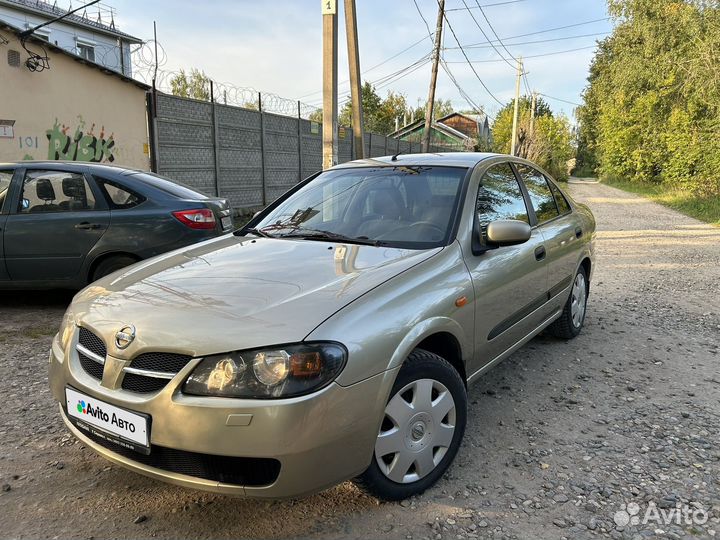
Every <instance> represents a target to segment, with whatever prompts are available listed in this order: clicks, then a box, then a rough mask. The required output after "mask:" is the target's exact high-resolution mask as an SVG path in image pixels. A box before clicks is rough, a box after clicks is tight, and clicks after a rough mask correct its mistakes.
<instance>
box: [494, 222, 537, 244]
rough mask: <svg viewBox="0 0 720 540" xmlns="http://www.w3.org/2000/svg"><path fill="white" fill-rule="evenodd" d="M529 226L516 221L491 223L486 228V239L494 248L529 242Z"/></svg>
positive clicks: (530, 232) (530, 231)
mask: <svg viewBox="0 0 720 540" xmlns="http://www.w3.org/2000/svg"><path fill="white" fill-rule="evenodd" d="M531 234H532V230H531V229H530V225H528V224H527V223H525V222H524V221H519V220H517V219H503V220H498V221H493V222H492V223H490V224H488V226H487V232H486V235H487V239H488V242H489V243H490V244H494V245H496V246H514V245H517V244H524V243H525V242H527V241H528V240H530V235H531Z"/></svg>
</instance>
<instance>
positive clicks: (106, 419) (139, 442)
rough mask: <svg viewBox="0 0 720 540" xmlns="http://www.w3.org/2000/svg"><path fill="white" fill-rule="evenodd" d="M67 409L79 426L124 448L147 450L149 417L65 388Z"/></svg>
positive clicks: (147, 451) (148, 445)
mask: <svg viewBox="0 0 720 540" xmlns="http://www.w3.org/2000/svg"><path fill="white" fill-rule="evenodd" d="M65 403H66V405H67V412H68V415H70V417H71V420H72V421H73V423H74V424H75V425H76V426H77V427H78V428H80V429H82V430H84V431H87V432H89V433H92V434H93V435H96V436H98V437H101V438H103V439H106V440H108V441H110V442H113V443H115V444H119V445H121V446H123V447H125V448H129V449H131V450H135V451H136V452H141V453H143V454H149V453H150V422H149V419H150V417H149V416H147V415H144V414H138V413H134V412H130V411H128V410H126V409H121V408H120V407H115V406H114V405H110V404H109V403H105V402H104V401H100V400H99V399H97V398H94V397H90V396H86V395H85V394H82V393H80V392H78V391H77V390H74V389H72V388H65Z"/></svg>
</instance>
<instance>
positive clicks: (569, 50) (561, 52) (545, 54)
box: [448, 45, 597, 64]
mask: <svg viewBox="0 0 720 540" xmlns="http://www.w3.org/2000/svg"><path fill="white" fill-rule="evenodd" d="M595 47H597V45H590V46H589V47H578V48H576V49H567V50H564V51H553V52H549V53H543V54H533V55H529V56H525V57H523V58H525V59H527V58H541V57H543V56H554V55H556V54H565V53H571V52H575V51H584V50H587V49H594V48H595ZM461 51H462V53H463V56H465V58H466V59H467V55H465V51H463V50H462V49H461ZM468 62H470V63H471V64H491V63H494V62H502V60H472V61H471V60H468ZM448 63H450V64H462V63H463V61H462V60H448Z"/></svg>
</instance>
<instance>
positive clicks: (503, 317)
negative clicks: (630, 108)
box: [49, 153, 595, 500]
mask: <svg viewBox="0 0 720 540" xmlns="http://www.w3.org/2000/svg"><path fill="white" fill-rule="evenodd" d="M594 237H595V220H594V218H593V216H592V214H591V213H590V210H589V209H588V208H587V207H586V206H583V205H582V204H578V203H576V202H574V201H573V200H572V199H571V198H570V197H568V196H567V195H566V194H564V193H563V192H562V190H561V189H560V188H559V187H558V186H557V184H555V183H554V182H553V180H552V179H551V178H549V176H548V175H547V174H546V173H544V172H543V171H542V170H540V169H538V168H537V167H536V166H535V165H533V164H532V163H530V162H528V161H526V160H522V159H519V158H513V157H510V156H503V155H494V154H472V153H459V154H421V155H404V156H393V157H385V158H375V159H368V160H361V161H354V162H350V163H346V164H344V165H339V166H337V167H333V168H331V169H329V170H326V171H324V172H322V173H320V174H318V175H317V176H315V177H313V178H310V179H308V180H307V181H305V182H302V183H300V184H298V185H297V186H296V187H294V188H293V189H292V190H290V191H289V192H288V193H286V194H285V195H283V196H282V197H280V198H279V199H278V200H277V201H275V202H274V203H272V204H271V205H270V206H268V207H267V208H266V209H264V210H263V211H262V212H260V213H259V214H258V215H256V216H255V217H254V218H253V219H252V220H251V221H250V223H248V224H247V225H246V226H245V227H244V228H242V229H239V230H237V231H236V232H235V234H234V235H226V236H223V237H222V238H217V239H215V240H210V241H208V242H203V243H202V244H200V245H198V246H193V247H191V248H188V249H182V250H178V251H175V252H174V253H169V254H166V255H163V256H160V257H156V258H155V259H153V260H152V261H149V262H147V263H143V264H140V265H135V266H134V267H132V268H131V269H129V270H128V271H127V272H124V273H123V274H122V275H120V276H112V277H107V278H105V279H102V280H100V281H99V282H98V283H97V284H96V285H95V286H91V287H88V288H86V289H84V290H83V291H82V292H80V293H79V294H78V295H76V296H75V298H74V299H73V302H72V304H71V305H70V307H69V308H68V310H67V313H66V314H65V318H64V320H63V322H62V325H61V328H60V332H59V333H58V334H57V335H56V336H55V338H54V339H53V343H52V350H51V353H50V364H49V369H50V375H49V381H50V386H51V389H52V395H53V397H54V400H55V402H56V403H57V404H58V405H59V407H58V409H59V411H60V414H61V416H62V418H63V420H64V421H65V423H66V424H67V426H68V427H69V429H70V430H71V431H72V432H73V433H74V434H75V436H76V437H78V438H79V439H80V440H81V441H82V443H83V444H85V445H86V446H87V447H89V448H92V449H93V450H95V451H97V452H99V453H100V454H103V455H104V456H105V457H107V458H108V459H110V460H112V461H113V462H115V463H118V464H120V465H122V466H124V467H128V468H129V469H132V470H134V471H137V472H139V473H142V474H146V475H148V476H151V477H153V478H158V479H161V480H165V481H168V482H174V483H177V484H181V485H184V486H187V487H193V488H200V489H206V490H209V491H213V492H215V493H218V492H219V493H227V494H235V495H244V496H255V497H296V496H300V495H305V494H308V493H312V492H314V491H318V490H320V489H323V488H326V487H329V486H331V485H333V484H336V483H338V482H341V481H343V480H346V479H349V478H353V477H354V478H356V481H357V483H358V484H359V485H360V486H361V487H362V488H364V489H365V490H367V491H368V492H369V493H371V494H373V495H375V496H377V497H379V498H381V499H389V500H397V499H404V498H407V497H410V496H411V495H415V494H418V493H420V492H422V491H423V490H424V489H426V488H427V487H429V486H430V485H432V484H433V483H434V482H436V481H437V480H438V479H439V478H440V476H442V474H443V473H444V472H445V470H446V469H447V468H448V466H449V465H450V463H451V462H452V461H453V458H454V457H455V454H456V453H457V451H458V448H459V447H460V444H461V442H462V439H463V432H464V430H465V421H466V418H467V414H466V413H467V401H468V399H467V390H466V388H467V386H468V385H469V384H470V383H471V382H473V381H475V380H477V379H479V378H480V376H481V375H483V374H484V373H485V372H486V371H488V370H489V369H490V368H492V367H493V366H495V365H497V364H498V363H499V362H500V361H502V360H504V359H505V358H507V357H508V356H510V355H511V354H512V353H513V352H514V351H515V350H517V349H518V348H519V347H521V346H522V345H523V344H524V343H526V342H527V341H529V340H530V339H532V337H533V336H535V335H537V334H538V333H539V332H541V331H542V330H544V329H545V328H548V329H549V330H550V331H551V332H552V333H553V334H555V335H557V336H559V337H562V338H565V339H569V338H573V337H575V336H577V335H578V334H579V333H580V331H581V329H582V326H583V321H584V318H585V308H586V302H587V298H588V292H589V290H590V281H591V276H592V264H593V262H592V261H593V244H594ZM475 416H476V417H478V416H482V412H481V411H477V414H476V415H475ZM476 419H477V418H476ZM488 429H490V428H489V427H488Z"/></svg>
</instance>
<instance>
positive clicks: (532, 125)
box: [530, 91, 537, 137]
mask: <svg viewBox="0 0 720 540" xmlns="http://www.w3.org/2000/svg"><path fill="white" fill-rule="evenodd" d="M530 103H531V104H530V135H532V136H533V137H534V136H535V107H536V106H537V92H535V91H533V93H532V101H531V102H530Z"/></svg>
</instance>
